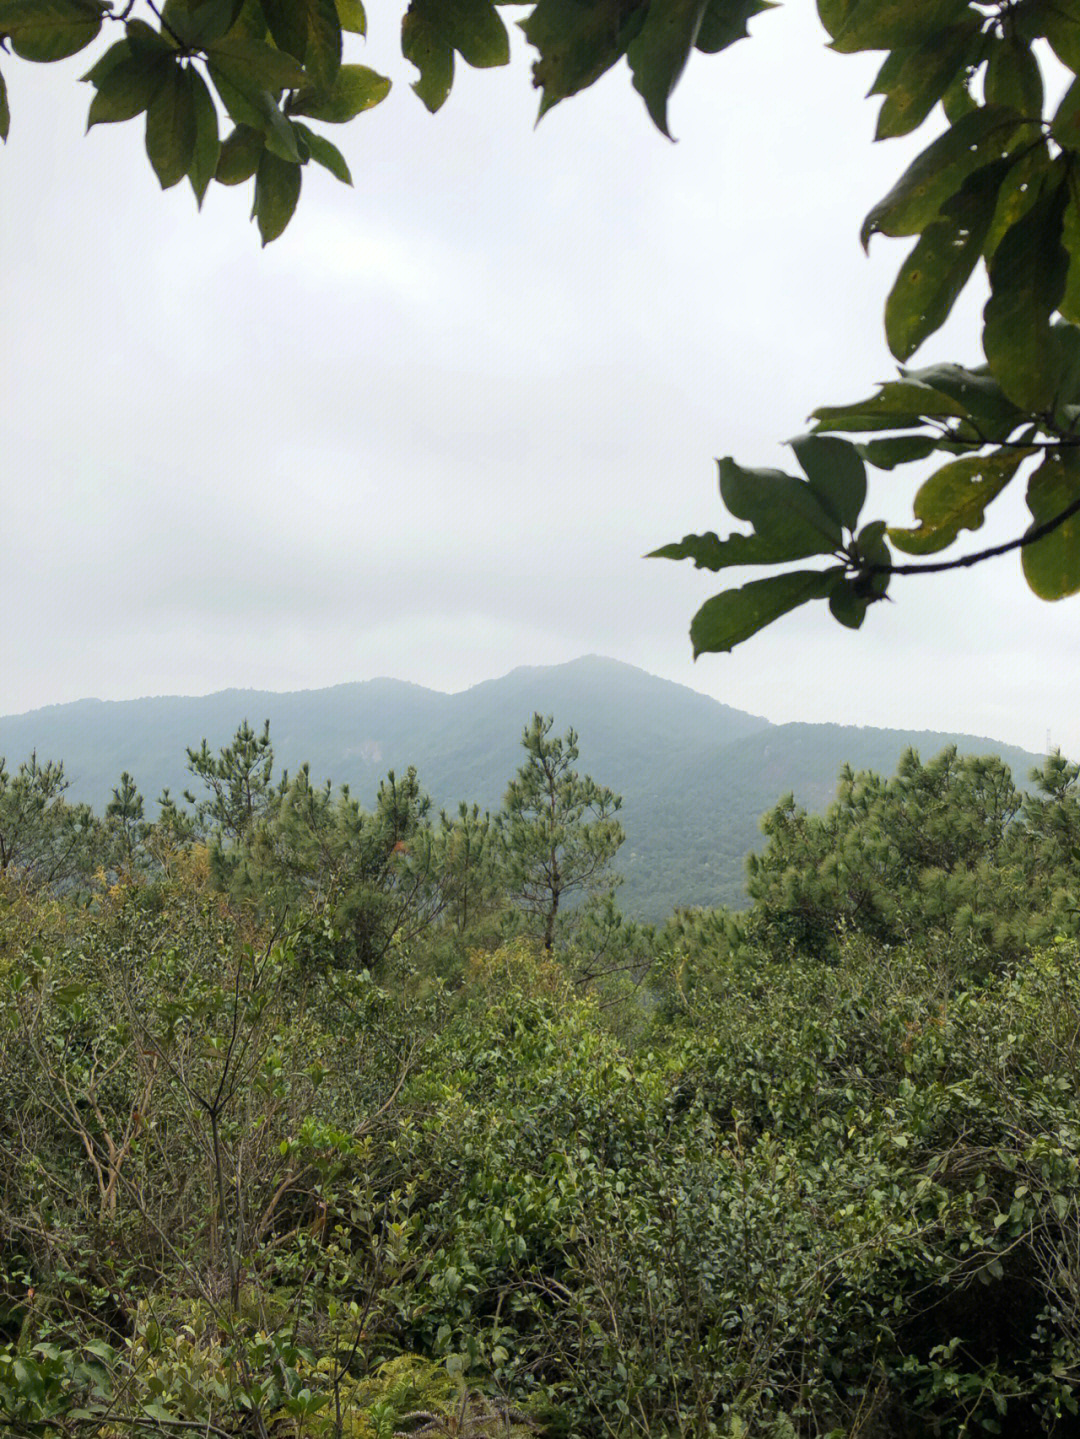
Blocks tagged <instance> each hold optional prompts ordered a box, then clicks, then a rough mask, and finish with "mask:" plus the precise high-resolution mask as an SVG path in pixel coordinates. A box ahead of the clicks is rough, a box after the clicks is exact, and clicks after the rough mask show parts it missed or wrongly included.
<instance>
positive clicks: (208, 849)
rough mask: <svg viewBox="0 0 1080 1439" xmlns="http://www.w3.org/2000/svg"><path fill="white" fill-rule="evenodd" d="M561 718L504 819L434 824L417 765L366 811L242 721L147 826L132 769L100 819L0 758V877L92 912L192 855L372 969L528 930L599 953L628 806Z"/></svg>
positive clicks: (519, 781)
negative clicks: (284, 768) (580, 763)
mask: <svg viewBox="0 0 1080 1439" xmlns="http://www.w3.org/2000/svg"><path fill="white" fill-rule="evenodd" d="M553 723H554V722H553V719H552V718H551V717H550V716H549V717H547V718H544V717H543V716H541V715H534V716H533V718H532V720H531V722H530V723H529V725H528V726H526V729H525V731H524V734H523V736H522V745H523V748H524V750H525V754H526V760H525V763H524V764H523V765H522V766H521V767H520V769H519V770H518V772H517V774H516V775H515V776H513V777H512V778H510V782H509V783H508V786H507V789H506V793H505V796H504V801H503V806H502V809H501V810H500V811H498V812H497V813H495V814H491V813H489V812H486V811H485V812H483V813H482V812H481V811H480V809H479V808H478V806H476V805H472V806H470V805H468V804H466V803H464V802H462V803H461V804H460V805H459V807H458V810H457V812H456V813H454V814H448V813H447V812H446V811H445V810H443V811H441V812H440V813H439V814H438V815H437V816H436V815H433V813H432V806H431V801H430V799H429V798H428V796H427V795H426V794H425V793H424V791H423V789H422V788H421V785H420V782H419V779H418V777H417V774H416V770H415V769H413V768H410V769H409V770H408V771H407V773H405V774H404V775H402V776H397V775H395V773H394V772H393V771H391V772H390V773H389V775H388V777H387V778H386V779H385V780H384V781H383V782H382V783H381V784H380V786H379V791H378V795H377V797H376V801H375V805H374V808H373V809H371V810H368V809H365V808H364V806H363V805H361V804H360V803H359V802H358V801H357V800H355V799H354V798H353V797H352V795H351V794H350V791H349V787H348V786H347V785H345V786H342V787H340V788H339V789H337V790H335V789H334V786H333V783H332V781H330V780H327V781H325V782H324V783H317V782H316V781H314V780H313V779H312V777H311V774H310V770H309V768H308V766H307V765H302V766H301V767H300V769H299V770H298V771H297V773H296V774H295V775H291V776H290V775H289V774H288V773H287V772H286V773H284V774H282V775H281V776H280V777H279V776H277V775H275V771H274V751H273V745H272V742H271V739H270V726H269V723H267V724H266V725H265V726H264V727H263V729H262V731H261V733H259V732H256V731H255V730H253V729H252V728H251V727H250V725H249V724H248V723H247V722H246V721H245V722H243V723H242V724H241V725H240V726H239V728H238V729H237V731H236V734H235V736H234V738H233V740H232V742H231V743H230V744H228V745H226V746H225V747H223V748H222V749H221V750H219V751H217V752H214V751H212V750H211V749H210V747H209V746H208V745H207V743H206V741H205V740H203V742H202V744H201V746H200V747H199V748H198V749H189V750H188V751H187V760H188V770H189V773H190V774H191V777H192V781H193V785H192V789H189V790H185V791H184V793H183V795H182V796H181V797H179V798H177V797H175V796H173V795H172V794H171V793H170V792H169V790H168V789H166V790H165V791H164V792H163V793H162V795H161V796H160V797H159V799H158V801H157V817H156V818H155V819H154V820H152V821H151V820H149V819H148V818H147V817H146V802H145V799H144V797H143V796H142V795H141V794H140V792H139V790H138V787H137V785H136V782H135V780H134V779H133V778H132V776H131V775H130V774H128V773H127V772H126V771H125V772H124V773H123V774H122V775H121V778H120V781H119V783H118V784H117V786H116V787H115V788H114V789H113V791H112V797H111V799H110V800H109V802H108V804H107V805H106V808H105V813H104V815H103V816H102V817H100V818H99V817H98V816H97V815H95V813H94V812H93V810H92V808H91V807H90V806H89V805H86V804H69V803H68V802H67V799H66V791H67V788H68V781H67V778H66V776H65V774H64V766H63V763H62V762H55V761H51V760H50V761H48V762H45V763H41V762H39V761H38V758H37V755H36V754H34V755H32V756H31V757H30V759H29V760H27V761H24V762H23V763H22V764H20V765H19V767H18V769H17V770H16V771H15V772H14V773H13V774H12V773H9V771H8V770H7V767H6V764H5V762H4V760H2V759H0V876H2V877H4V878H5V879H6V880H7V882H8V884H9V885H10V886H14V887H18V888H21V889H23V890H24V891H26V892H29V893H49V894H52V895H54V896H65V897H66V898H68V899H69V900H76V901H77V900H79V899H81V900H82V901H83V902H91V903H92V902H93V901H94V899H95V897H96V896H97V895H99V894H100V893H101V892H102V891H103V890H106V889H108V887H109V886H110V885H111V884H115V883H116V882H117V881H118V880H124V881H130V880H131V879H133V878H136V877H138V878H140V879H143V880H148V879H152V878H154V877H160V876H164V875H167V874H168V873H169V871H170V869H171V868H173V867H175V865H176V864H177V862H178V858H179V857H180V856H185V855H186V856H188V857H189V858H190V856H191V855H192V854H196V855H198V856H199V857H200V859H201V860H202V861H203V862H205V863H206V865H207V867H208V874H209V877H210V880H211V882H212V884H213V886H214V887H215V888H216V889H217V890H219V891H221V892H222V893H223V894H227V895H229V896H230V898H231V899H232V900H233V901H234V902H236V903H238V904H246V905H247V906H248V907H249V908H250V910H251V911H252V913H254V914H256V915H258V916H260V917H261V918H263V919H268V920H269V919H272V918H273V917H277V916H282V915H285V914H287V913H289V912H290V911H292V912H293V913H296V914H299V913H303V914H304V915H306V916H307V918H308V919H309V920H311V919H313V918H318V919H319V921H320V922H322V923H323V925H324V927H325V931H326V932H327V933H333V935H334V937H335V938H334V944H335V947H336V954H337V957H338V960H339V961H340V962H341V963H343V964H348V965H349V966H351V967H357V966H359V967H360V968H370V969H376V968H377V967H378V965H379V964H380V963H381V962H382V961H383V960H384V959H385V957H386V954H387V952H388V950H389V949H390V947H391V946H392V945H394V944H403V943H408V942H409V941H411V940H413V939H414V938H416V937H417V936H418V935H420V934H422V933H423V934H427V935H429V936H431V935H432V934H433V933H434V932H436V931H437V932H438V933H439V935H440V936H442V938H443V939H444V940H445V941H446V942H447V945H448V946H449V947H450V948H453V949H456V951H457V952H458V954H459V955H460V956H463V955H464V954H465V953H466V952H467V950H468V948H469V947H470V946H471V945H475V944H477V943H489V942H490V941H491V940H492V939H493V938H494V937H503V938H510V937H513V936H515V935H519V934H528V935H532V936H535V937H537V938H539V939H540V941H541V943H542V944H543V946H544V948H546V949H549V950H550V949H551V948H552V947H553V946H554V944H555V943H556V940H557V939H558V940H560V941H565V940H566V939H567V938H568V937H569V935H570V934H571V932H573V933H577V932H578V931H580V930H581V929H582V927H583V926H584V943H585V944H586V946H587V945H588V944H589V943H593V944H594V945H597V944H598V945H600V947H601V948H603V947H604V946H605V945H606V943H607V942H608V941H609V940H610V938H611V935H610V933H609V931H611V930H612V928H613V927H616V928H619V927H621V925H622V921H621V920H620V918H619V916H618V914H617V912H616V911H615V910H614V908H613V906H612V905H611V903H610V901H611V897H612V895H613V894H614V891H615V889H616V887H617V885H618V883H619V879H618V876H617V874H615V873H614V871H613V870H612V868H611V861H612V860H613V859H614V857H615V855H616V853H617V851H618V849H619V847H620V845H621V844H622V842H623V838H624V836H623V830H622V826H621V824H620V823H619V821H618V819H617V818H616V815H617V813H618V811H619V809H620V808H621V805H622V800H621V798H620V796H618V795H616V794H614V793H613V792H612V791H611V790H609V789H607V788H606V787H604V786H601V785H598V784H597V783H596V782H595V781H593V780H592V779H591V777H589V776H588V775H581V774H579V773H578V771H577V769H576V768H575V765H576V762H577V759H578V748H577V736H576V735H575V733H574V731H573V730H570V731H568V732H567V734H566V735H565V736H563V737H558V736H556V735H554V734H553V733H552V730H553ZM633 928H634V930H635V932H636V927H633ZM630 933H631V930H630V929H629V928H628V929H627V931H626V935H625V936H621V937H622V938H625V937H627V936H629V935H630ZM645 934H646V932H645V931H641V935H640V937H641V938H644V936H645Z"/></svg>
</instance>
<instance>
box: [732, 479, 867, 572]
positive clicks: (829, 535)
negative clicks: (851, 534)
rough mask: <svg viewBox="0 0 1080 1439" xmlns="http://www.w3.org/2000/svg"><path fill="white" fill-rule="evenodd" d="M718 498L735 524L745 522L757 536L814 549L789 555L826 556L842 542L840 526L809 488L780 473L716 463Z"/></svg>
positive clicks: (805, 484) (794, 557)
mask: <svg viewBox="0 0 1080 1439" xmlns="http://www.w3.org/2000/svg"><path fill="white" fill-rule="evenodd" d="M719 470H720V498H721V499H722V500H723V502H724V505H725V507H726V508H727V510H728V511H729V512H730V513H731V514H732V515H734V517H735V518H736V519H737V520H748V521H749V522H750V524H752V525H753V526H754V529H755V530H756V531H757V532H758V534H760V535H769V536H773V535H784V536H785V537H788V538H790V541H791V543H792V544H793V545H810V544H815V545H816V548H815V549H803V550H802V551H801V554H796V553H795V552H794V550H793V551H792V553H791V556H790V557H791V558H792V559H799V558H801V557H802V555H808V554H828V553H829V552H830V551H831V550H833V549H835V548H836V547H837V546H838V545H840V544H841V543H842V542H843V534H842V532H841V527H840V524H839V522H838V521H837V520H835V519H834V518H833V517H832V515H830V514H829V512H828V511H827V510H826V509H825V507H824V506H823V505H822V503H821V501H820V500H819V499H818V497H817V495H816V494H815V493H814V490H813V488H812V486H811V485H809V484H807V483H806V482H805V481H803V480H800V479H796V477H795V476H794V475H786V474H784V473H783V471H782V470H749V469H744V468H743V466H742V465H738V464H736V463H735V461H734V460H733V459H732V458H731V457H730V456H727V457H726V458H724V459H722V460H721V461H720V462H719Z"/></svg>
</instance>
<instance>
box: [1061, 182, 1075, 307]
mask: <svg viewBox="0 0 1080 1439" xmlns="http://www.w3.org/2000/svg"><path fill="white" fill-rule="evenodd" d="M1061 243H1062V245H1063V246H1064V247H1065V251H1066V253H1067V254H1068V256H1069V269H1068V274H1067V277H1066V280H1065V291H1064V293H1063V294H1062V296H1061V299H1060V300H1059V301H1058V309H1059V310H1060V311H1061V313H1062V314H1063V315H1064V316H1065V318H1066V320H1069V321H1070V322H1071V323H1072V324H1074V325H1078V324H1080V195H1078V194H1077V191H1076V188H1075V186H1073V185H1070V186H1069V200H1068V203H1067V204H1066V206H1065V214H1064V215H1063V216H1062V224H1061Z"/></svg>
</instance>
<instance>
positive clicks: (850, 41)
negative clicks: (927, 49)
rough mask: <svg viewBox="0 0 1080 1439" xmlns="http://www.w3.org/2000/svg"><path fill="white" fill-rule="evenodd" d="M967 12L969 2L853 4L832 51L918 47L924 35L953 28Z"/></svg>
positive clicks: (878, 0)
mask: <svg viewBox="0 0 1080 1439" xmlns="http://www.w3.org/2000/svg"><path fill="white" fill-rule="evenodd" d="M967 9H968V0H918V3H917V4H912V0H856V3H855V4H854V5H852V6H851V7H850V8H849V10H848V12H847V17H846V20H845V23H844V24H843V25H841V26H840V28H839V29H838V30H837V32H836V34H835V36H834V38H833V41H832V49H834V50H838V51H840V53H841V54H845V55H850V54H854V53H855V52H856V51H857V50H895V49H898V48H901V47H905V46H910V45H918V44H919V43H920V42H921V41H923V40H924V39H925V38H926V36H927V35H931V34H933V33H934V32H935V31H939V30H947V29H950V28H951V27H952V26H953V25H956V24H957V23H958V22H959V20H960V19H961V18H962V17H963V15H964V14H965V12H966V11H967Z"/></svg>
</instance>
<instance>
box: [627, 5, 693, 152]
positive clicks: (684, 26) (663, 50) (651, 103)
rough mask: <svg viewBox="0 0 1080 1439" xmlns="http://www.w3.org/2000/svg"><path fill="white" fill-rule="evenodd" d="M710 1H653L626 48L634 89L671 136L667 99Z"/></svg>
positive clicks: (659, 125)
mask: <svg viewBox="0 0 1080 1439" xmlns="http://www.w3.org/2000/svg"><path fill="white" fill-rule="evenodd" d="M707 6H708V0H666V3H665V4H662V5H660V4H655V3H654V4H651V5H650V6H649V9H648V13H647V14H646V16H645V23H644V25H642V27H641V29H640V30H639V31H638V33H637V35H636V36H635V37H634V39H633V40H632V41H631V43H630V45H629V46H628V47H627V50H626V58H627V60H628V61H629V63H630V70H631V72H632V74H633V76H634V89H635V90H636V91H637V92H638V94H639V95H640V96H641V98H642V99H643V100H644V101H645V106H646V109H647V110H648V112H649V114H650V115H651V116H652V121H653V124H654V125H655V126H656V128H657V129H658V130H660V131H661V132H662V133H663V134H665V135H668V136H669V137H670V134H671V132H670V131H669V130H668V123H667V102H668V97H669V96H670V94H671V92H672V90H674V88H675V85H676V83H677V82H678V79H679V76H680V75H681V74H682V72H683V67H684V66H685V65H686V62H687V60H688V58H689V56H690V51H691V50H692V49H693V48H694V43H695V41H696V40H697V36H698V30H699V29H700V28H701V20H702V17H703V15H704V14H705V10H706V8H707Z"/></svg>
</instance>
